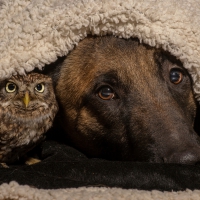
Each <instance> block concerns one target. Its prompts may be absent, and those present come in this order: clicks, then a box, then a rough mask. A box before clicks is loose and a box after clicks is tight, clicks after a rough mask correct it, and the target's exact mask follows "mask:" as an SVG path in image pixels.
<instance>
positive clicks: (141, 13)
mask: <svg viewBox="0 0 200 200" xmlns="http://www.w3.org/2000/svg"><path fill="white" fill-rule="evenodd" d="M199 24H200V3H199V0H179V1H177V0H168V1H165V0H140V1H138V0H0V79H4V78H8V77H10V76H11V75H13V74H17V73H19V74H25V73H26V72H29V71H32V70H33V69H34V68H39V69H43V67H44V66H45V65H46V64H50V63H52V62H54V61H56V59H57V58H58V57H60V56H64V55H67V54H68V53H69V51H71V50H73V48H74V46H75V45H78V43H79V41H80V40H82V39H84V38H85V37H87V35H89V34H92V35H98V36H101V35H106V34H111V35H115V36H117V37H122V38H130V37H137V38H139V40H140V42H143V43H145V44H148V45H150V46H153V47H155V48H162V49H164V50H166V51H169V52H170V53H171V54H172V55H174V56H176V57H177V58H178V59H179V60H180V61H181V62H182V63H183V65H184V67H185V68H186V69H187V70H188V72H189V73H190V74H191V76H192V79H193V87H194V92H195V97H196V99H197V100H198V101H199V100H200V70H199V67H200V36H199V35H200V27H199V26H200V25H199ZM0 191H1V192H0V198H1V199H29V198H30V199H45V198H47V199H51V198H52V199H67V198H70V199H72V197H73V199H82V198H87V199H102V198H103V199H119V198H123V199H125V198H127V199H131V198H132V199H139V198H141V199H153V198H154V199H184V198H185V199H199V198H200V193H199V191H194V192H192V191H190V190H186V191H185V192H184V191H183V192H171V193H170V192H169V193H167V192H163V193H161V192H158V191H152V192H151V191H150V192H147V191H137V190H122V189H114V188H113V189H108V188H87V189H86V188H79V189H63V190H59V189H57V190H51V191H50V190H38V189H35V188H32V187H31V186H20V185H18V184H17V183H13V182H12V183H10V184H3V185H1V186H0ZM28 193H29V195H27V194H28ZM138 195H139V196H138Z"/></svg>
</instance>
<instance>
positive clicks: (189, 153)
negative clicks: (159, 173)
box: [164, 149, 200, 165]
mask: <svg viewBox="0 0 200 200" xmlns="http://www.w3.org/2000/svg"><path fill="white" fill-rule="evenodd" d="M164 162H166V163H180V164H188V165H194V164H197V163H200V149H192V150H184V151H182V152H177V153H173V154H172V155H170V156H169V157H167V158H164Z"/></svg>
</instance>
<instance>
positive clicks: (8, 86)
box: [6, 82, 17, 93]
mask: <svg viewBox="0 0 200 200" xmlns="http://www.w3.org/2000/svg"><path fill="white" fill-rule="evenodd" d="M16 89H17V86H16V84H15V83H12V82H8V83H6V92H9V93H12V92H15V91H16Z"/></svg>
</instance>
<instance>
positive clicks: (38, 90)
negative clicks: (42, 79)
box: [35, 83, 44, 93]
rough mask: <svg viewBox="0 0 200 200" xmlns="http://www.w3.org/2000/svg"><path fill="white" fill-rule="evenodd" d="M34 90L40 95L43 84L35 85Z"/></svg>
mask: <svg viewBox="0 0 200 200" xmlns="http://www.w3.org/2000/svg"><path fill="white" fill-rule="evenodd" d="M35 90H36V91H37V92H40V93H42V92H44V84H43V83H39V84H37V85H36V86H35Z"/></svg>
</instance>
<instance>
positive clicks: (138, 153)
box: [53, 36, 200, 164]
mask: <svg viewBox="0 0 200 200" xmlns="http://www.w3.org/2000/svg"><path fill="white" fill-rule="evenodd" d="M53 79H54V82H55V91H56V96H57V100H58V102H59V106H60V116H61V117H60V121H61V124H62V126H63V127H64V129H65V132H66V136H67V140H69V141H70V142H71V143H72V145H73V146H74V147H75V148H76V149H78V150H80V151H81V152H83V153H84V154H85V155H87V156H88V157H97V158H104V159H108V160H123V161H139V162H154V163H182V164H196V163H198V162H199V160H200V140H199V136H198V134H197V133H196V132H195V131H194V120H195V115H196V110H197V103H196V101H195V99H194V95H193V90H192V80H191V77H190V75H189V74H188V72H187V70H186V69H185V68H184V67H183V65H182V63H181V62H180V61H179V60H177V59H176V58H175V57H173V56H172V55H170V54H169V53H167V52H164V51H162V50H161V49H155V48H153V47H150V46H148V45H144V44H140V42H139V41H138V40H137V39H120V38H117V37H114V36H103V37H94V36H91V37H87V38H85V39H84V40H82V41H81V42H80V43H79V44H78V46H77V47H76V48H75V49H74V50H73V51H71V53H70V54H69V55H68V56H67V57H66V58H65V59H63V61H62V62H61V63H60V64H59V67H58V69H57V71H56V72H55V73H54V78H53Z"/></svg>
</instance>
